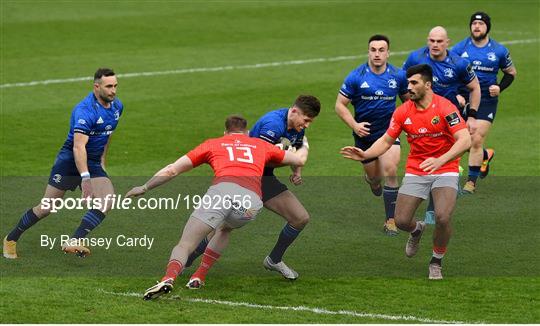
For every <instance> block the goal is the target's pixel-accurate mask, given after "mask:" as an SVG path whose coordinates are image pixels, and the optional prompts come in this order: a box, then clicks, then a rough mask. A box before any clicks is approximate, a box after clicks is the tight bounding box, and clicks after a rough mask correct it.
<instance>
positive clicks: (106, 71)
mask: <svg viewBox="0 0 540 326" xmlns="http://www.w3.org/2000/svg"><path fill="white" fill-rule="evenodd" d="M114 75H115V73H114V71H113V70H112V69H110V68H99V69H98V70H96V73H95V74H94V83H96V82H98V81H99V80H100V79H101V78H102V77H111V76H114Z"/></svg>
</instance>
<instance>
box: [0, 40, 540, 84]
mask: <svg viewBox="0 0 540 326" xmlns="http://www.w3.org/2000/svg"><path fill="white" fill-rule="evenodd" d="M538 41H539V39H526V40H513V41H503V42H499V43H501V44H506V45H511V44H529V43H538ZM412 51H413V50H408V51H398V52H392V55H394V56H396V55H406V54H409V53H411V52H412ZM365 57H367V55H365V54H362V55H349V56H339V57H330V58H314V59H304V60H291V61H276V62H266V63H255V64H249V65H239V66H221V67H201V68H186V69H175V70H164V71H146V72H131V73H124V74H118V75H117V76H118V77H119V78H133V77H151V76H163V75H181V74H193V73H201V72H219V71H228V70H242V69H260V68H268V67H281V66H291V65H303V64H309V63H318V62H335V61H344V60H355V59H360V58H365ZM87 80H92V77H74V78H64V79H47V80H35V81H31V82H21V83H8V84H2V85H0V88H15V87H29V86H37V85H50V84H65V83H76V82H81V81H87Z"/></svg>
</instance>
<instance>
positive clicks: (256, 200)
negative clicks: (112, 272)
mask: <svg viewBox="0 0 540 326" xmlns="http://www.w3.org/2000/svg"><path fill="white" fill-rule="evenodd" d="M246 127H247V121H246V120H245V119H244V118H242V117H240V116H230V117H228V118H227V120H226V121H225V135H224V136H223V137H220V138H215V139H209V140H207V141H205V142H204V143H202V144H200V145H199V146H197V147H196V148H195V149H193V150H191V151H190V152H189V153H187V154H186V155H184V156H182V157H181V158H179V159H178V160H177V161H176V162H174V163H173V164H170V165H167V166H166V167H164V168H163V169H161V170H160V171H158V172H157V173H156V174H155V175H154V176H153V177H152V178H151V179H150V180H149V181H148V182H147V183H145V184H144V185H142V186H139V187H135V188H133V189H131V190H130V191H129V192H128V193H127V194H126V196H127V197H133V196H140V195H143V194H145V193H146V192H147V191H148V190H151V189H153V188H156V187H158V186H160V185H162V184H164V183H166V182H168V181H170V180H172V179H173V178H174V177H176V176H177V175H180V174H182V173H185V172H187V171H189V170H191V169H192V168H194V167H197V166H199V165H201V164H203V163H208V164H209V165H210V166H211V167H212V169H213V170H214V175H215V177H214V180H213V185H212V186H211V187H210V188H209V189H208V191H207V193H206V195H205V196H207V197H208V198H211V201H212V202H211V203H210V204H209V205H201V206H200V207H199V208H197V209H195V210H194V211H193V213H192V214H191V216H190V218H189V220H188V221H187V223H186V225H185V227H184V231H183V233H182V237H181V238H180V241H179V242H178V244H177V245H176V246H175V247H174V248H173V250H172V253H171V256H170V260H169V263H168V265H167V269H166V272H165V276H163V277H162V279H161V282H158V284H156V285H155V286H152V287H151V288H149V289H147V290H146V292H145V293H144V299H145V300H149V299H153V298H156V297H158V296H160V295H162V294H164V293H169V292H170V291H171V290H172V288H173V286H174V281H175V280H176V277H177V276H178V275H179V274H180V273H181V272H182V270H183V269H184V266H185V264H186V262H187V259H188V256H189V254H190V253H191V252H193V250H194V249H195V247H196V246H197V244H199V243H200V241H201V240H202V239H203V238H204V237H206V236H207V235H208V234H209V233H210V232H212V231H214V230H215V235H214V237H213V238H212V239H211V240H210V243H209V244H208V247H207V248H206V251H207V252H208V253H209V254H211V255H212V258H213V262H214V261H215V260H217V258H219V256H220V255H221V253H222V251H223V249H225V247H226V245H227V243H228V238H229V233H230V232H231V231H232V229H234V228H240V227H242V226H243V225H245V224H246V223H248V222H249V221H251V220H253V219H255V216H256V215H257V213H258V212H259V211H260V210H261V209H262V206H263V203H262V201H261V196H262V193H261V177H262V175H263V169H264V166H265V165H266V164H267V163H274V164H290V165H295V166H302V165H304V164H305V162H306V160H307V155H308V147H309V145H308V144H307V140H306V139H304V143H303V146H302V147H301V148H300V149H299V150H298V151H296V153H292V152H286V151H283V150H281V149H280V148H279V147H277V146H273V145H271V144H268V143H267V142H264V141H262V140H260V139H256V138H250V137H249V136H248V135H247V129H246ZM213 262H212V263H213ZM199 282H200V283H202V282H204V280H202V279H199Z"/></svg>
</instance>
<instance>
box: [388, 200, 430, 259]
mask: <svg viewBox="0 0 540 326" xmlns="http://www.w3.org/2000/svg"><path fill="white" fill-rule="evenodd" d="M422 200H423V199H422V198H419V197H415V196H410V195H405V194H398V197H397V201H396V214H395V215H396V216H395V220H396V225H397V227H398V228H399V229H401V230H403V231H406V232H409V233H410V235H409V239H408V240H407V245H406V246H405V254H406V255H407V257H412V256H414V255H415V254H416V252H417V251H418V247H419V243H420V239H421V237H422V233H423V232H424V228H425V224H424V222H419V221H417V220H416V218H415V217H414V214H415V212H416V210H417V209H418V206H420V203H421V202H422Z"/></svg>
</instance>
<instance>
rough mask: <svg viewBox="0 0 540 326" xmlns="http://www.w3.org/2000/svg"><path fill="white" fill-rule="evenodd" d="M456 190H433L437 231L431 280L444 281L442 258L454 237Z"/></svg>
mask: <svg viewBox="0 0 540 326" xmlns="http://www.w3.org/2000/svg"><path fill="white" fill-rule="evenodd" d="M456 192H457V191H456V189H454V188H452V187H440V188H433V190H432V194H433V198H434V200H435V202H434V203H435V219H436V223H435V230H434V231H433V256H432V258H431V261H430V267H429V278H430V279H442V272H441V269H442V258H443V257H444V254H445V253H446V248H447V246H448V243H449V242H450V237H451V235H452V227H451V223H450V222H451V217H452V213H453V212H454V208H455V206H456Z"/></svg>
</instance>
